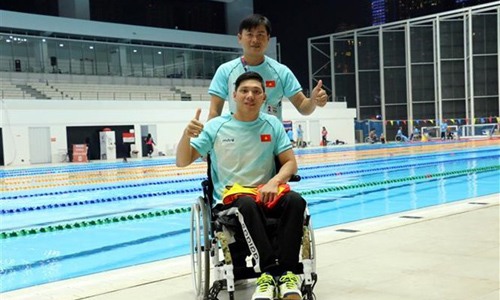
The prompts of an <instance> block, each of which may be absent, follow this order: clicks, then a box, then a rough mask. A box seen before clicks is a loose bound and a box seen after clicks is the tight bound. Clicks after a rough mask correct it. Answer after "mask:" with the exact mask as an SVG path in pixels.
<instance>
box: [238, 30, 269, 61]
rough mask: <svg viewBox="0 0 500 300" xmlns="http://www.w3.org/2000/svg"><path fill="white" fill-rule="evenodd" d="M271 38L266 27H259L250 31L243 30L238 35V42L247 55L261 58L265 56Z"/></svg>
mask: <svg viewBox="0 0 500 300" xmlns="http://www.w3.org/2000/svg"><path fill="white" fill-rule="evenodd" d="M269 39H270V36H269V34H268V33H267V31H266V27H265V26H264V25H259V26H257V27H255V28H252V29H250V30H246V29H243V31H242V32H241V33H238V42H239V43H240V45H241V46H242V47H243V51H244V53H245V54H249V55H254V56H260V55H264V53H265V52H266V50H267V46H269Z"/></svg>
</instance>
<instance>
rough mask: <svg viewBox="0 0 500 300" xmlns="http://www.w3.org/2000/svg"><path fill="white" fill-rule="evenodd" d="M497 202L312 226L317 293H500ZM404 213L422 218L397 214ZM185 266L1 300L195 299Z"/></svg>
mask: <svg viewBox="0 0 500 300" xmlns="http://www.w3.org/2000/svg"><path fill="white" fill-rule="evenodd" d="M472 201H474V202H483V203H487V204H485V205H478V204H470V203H469V202H472ZM499 203H500V194H495V195H490V196H487V197H481V198H475V199H468V200H464V201H461V202H457V203H452V204H446V205H441V206H436V207H431V208H426V209H421V210H415V211H411V212H406V213H401V214H395V215H390V216H386V217H382V218H376V219H370V220H365V221H360V222H355V223H348V224H343V225H341V226H336V227H329V228H324V229H320V230H316V245H317V250H318V269H317V273H318V276H319V282H318V285H317V286H316V289H315V292H316V295H317V299H318V300H330V299H332V300H333V299H339V300H355V299H360V300H368V299H370V300H392V299H395V300H396V299H397V300H402V299H404V300H466V299H470V300H499V297H500V296H499V295H500V294H499V293H500V290H499V273H500V270H499V262H500V261H499V244H500V243H499V223H500V211H499ZM408 215H409V216H418V217H422V218H421V219H408V218H401V216H408ZM340 228H347V229H355V230H359V232H356V233H346V232H339V231H337V230H338V229H340ZM189 268H190V264H189V258H188V257H180V258H175V259H170V260H166V261H162V262H158V263H153V264H147V265H141V266H137V267H131V268H124V269H121V270H115V271H111V272H105V273H100V274H97V275H94V276H86V277H81V278H77V279H72V280H65V281H61V282H56V283H53V284H47V285H43V286H38V287H32V288H28V289H24V290H18V291H13V292H9V293H4V294H0V299H2V300H12V299H30V300H31V299H36V300H45V299H57V300H66V299H68V300H69V299H71V300H76V299H88V300H135V299H138V300H139V299H140V300H156V299H158V300H159V299H165V300H170V299H183V300H189V299H195V298H194V295H193V292H192V287H191V277H190V269H189ZM252 292H253V282H247V283H246V284H243V285H241V286H239V288H238V290H237V294H236V299H241V300H248V299H250V298H251V294H252ZM220 299H221V300H223V299H227V295H226V294H225V293H224V292H222V293H221V297H220Z"/></svg>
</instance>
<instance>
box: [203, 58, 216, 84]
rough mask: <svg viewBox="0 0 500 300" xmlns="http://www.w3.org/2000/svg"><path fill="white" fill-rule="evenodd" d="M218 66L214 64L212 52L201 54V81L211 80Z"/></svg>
mask: <svg viewBox="0 0 500 300" xmlns="http://www.w3.org/2000/svg"><path fill="white" fill-rule="evenodd" d="M217 67H218V66H216V65H215V62H214V53H213V52H203V76H202V78H203V79H212V78H213V77H214V75H215V70H216V69H217Z"/></svg>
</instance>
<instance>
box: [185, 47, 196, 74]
mask: <svg viewBox="0 0 500 300" xmlns="http://www.w3.org/2000/svg"><path fill="white" fill-rule="evenodd" d="M183 56H184V61H183V64H184V65H185V66H184V76H183V78H194V76H195V73H194V68H195V65H194V52H193V51H190V50H186V51H184V53H183Z"/></svg>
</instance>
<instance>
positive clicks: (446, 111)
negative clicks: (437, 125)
mask: <svg viewBox="0 0 500 300" xmlns="http://www.w3.org/2000/svg"><path fill="white" fill-rule="evenodd" d="M443 118H444V119H457V118H465V100H453V101H450V100H448V101H443Z"/></svg>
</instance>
